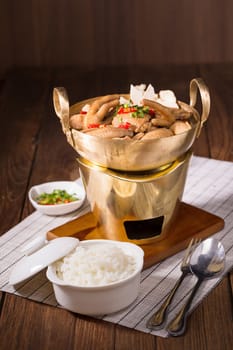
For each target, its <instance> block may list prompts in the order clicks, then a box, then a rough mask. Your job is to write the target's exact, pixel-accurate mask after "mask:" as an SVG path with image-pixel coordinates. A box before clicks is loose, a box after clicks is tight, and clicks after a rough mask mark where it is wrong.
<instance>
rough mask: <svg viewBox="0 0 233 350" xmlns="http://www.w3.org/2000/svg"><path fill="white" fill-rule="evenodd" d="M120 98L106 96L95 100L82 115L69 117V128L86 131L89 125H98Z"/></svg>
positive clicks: (117, 96)
mask: <svg viewBox="0 0 233 350" xmlns="http://www.w3.org/2000/svg"><path fill="white" fill-rule="evenodd" d="M119 98H120V96H119V95H117V94H115V95H106V96H103V97H100V98H98V99H97V100H95V101H94V102H93V103H92V104H91V106H90V108H89V110H88V111H87V112H86V113H85V114H83V113H80V114H74V115H72V116H71V117H70V126H71V127H73V128H75V129H78V130H81V129H86V128H88V126H89V125H90V124H100V123H101V122H102V120H103V119H104V118H105V117H107V116H108V114H109V113H110V112H111V111H112V109H113V108H115V107H116V106H117V105H118V104H119Z"/></svg>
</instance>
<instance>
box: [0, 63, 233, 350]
mask: <svg viewBox="0 0 233 350" xmlns="http://www.w3.org/2000/svg"><path fill="white" fill-rule="evenodd" d="M199 76H200V77H202V78H203V79H204V81H205V82H206V84H207V86H208V87H209V89H210V94H211V112H210V116H209V120H208V122H207V123H206V124H205V126H204V128H203V130H202V133H201V136H200V138H199V139H198V140H197V141H196V142H195V147H194V152H195V154H196V155H200V156H205V157H210V158H215V159H220V160H228V161H233V64H221V65H209V64H206V65H187V66H172V65H170V66H155V67H153V66H151V67H113V68H106V67H99V68H98V69H90V68H82V69H81V68H77V67H76V68H66V69H56V70H55V69H54V70H50V69H37V70H35V69H30V68H28V69H20V70H12V71H10V72H9V73H8V74H6V76H5V78H4V79H3V80H2V81H1V84H0V120H1V126H0V140H1V141H0V142H1V143H0V169H1V170H0V193H1V196H0V201H1V202H0V203H1V204H0V225H1V227H0V234H4V232H6V231H7V230H8V229H10V228H11V227H13V226H14V225H16V224H17V223H19V222H20V221H21V220H22V219H23V218H24V217H26V216H28V215H29V214H30V213H32V211H33V208H32V207H31V205H30V204H29V201H28V197H27V192H28V189H29V188H30V186H32V185H34V184H37V183H41V182H45V181H51V180H63V179H64V180H69V179H71V180H73V179H76V178H77V177H78V176H79V172H78V167H77V163H76V160H75V155H76V154H75V151H74V150H73V149H72V148H71V147H70V146H69V145H68V143H67V142H66V139H65V136H64V135H63V133H62V130H61V126H60V123H59V120H58V118H57V117H56V115H55V113H54V110H53V104H52V89H53V87H55V86H64V87H66V89H67V91H68V94H69V98H70V103H71V104H73V103H74V102H76V101H78V100H82V99H85V98H88V97H93V96H98V95H103V94H107V93H114V92H127V91H128V90H129V84H130V83H134V84H135V83H141V82H145V83H152V84H153V85H154V86H155V89H156V90H157V91H158V90H160V89H167V88H170V89H173V90H174V91H175V92H176V95H177V97H178V98H179V99H180V100H183V101H185V102H187V103H188V102H189V81H190V80H191V79H192V78H194V77H199ZM232 289H233V274H232V272H231V273H229V274H228V275H227V276H226V277H225V278H224V279H223V280H222V282H221V283H220V284H219V285H218V286H217V287H216V288H215V289H214V290H213V291H212V292H211V293H210V294H209V296H208V297H207V298H206V299H204V301H203V302H202V303H201V305H199V306H198V307H197V309H196V310H195V311H194V312H193V314H192V316H191V318H190V322H189V327H188V330H187V333H186V334H185V335H184V336H182V337H179V338H168V339H163V338H159V337H155V336H152V335H149V334H145V333H141V332H137V331H133V330H130V329H127V328H124V327H121V326H117V325H113V324H111V323H107V322H103V321H98V320H96V319H93V318H89V317H85V316H80V315H76V314H73V313H71V312H68V311H66V310H61V309H58V308H54V307H50V306H46V305H44V304H39V303H36V302H33V301H28V300H26V299H23V298H21V297H16V296H13V295H10V294H6V293H1V294H0V298H1V304H0V305H1V306H0V312H1V318H0V348H1V349H4V350H5V349H8V350H10V349H43V350H48V349H57V350H58V349H76V348H77V349H85V350H87V349H95V350H98V349H104V350H111V349H114V350H120V349H122V350H124V349H134V350H136V349H140V350H149V349H160V350H162V349H163V350H165V349H169V350H172V349H179V350H181V349H185V350H186V349H189V350H194V349H195V350H196V349H198V350H217V349H219V350H220V349H221V350H222V349H225V350H230V349H232V344H233V311H232Z"/></svg>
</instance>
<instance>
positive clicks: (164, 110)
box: [143, 100, 192, 125]
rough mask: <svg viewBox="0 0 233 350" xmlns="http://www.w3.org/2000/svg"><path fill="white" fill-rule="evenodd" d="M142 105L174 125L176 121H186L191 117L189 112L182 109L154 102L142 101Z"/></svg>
mask: <svg viewBox="0 0 233 350" xmlns="http://www.w3.org/2000/svg"><path fill="white" fill-rule="evenodd" d="M143 105H144V106H148V107H150V108H152V109H154V111H155V112H157V113H159V114H160V115H163V118H164V119H167V120H168V121H169V122H170V123H171V124H172V123H174V122H175V120H177V119H181V120H187V119H189V118H190V117H191V115H192V112H191V111H190V112H187V111H186V110H184V109H183V108H170V107H166V106H163V105H161V104H160V103H158V102H155V101H150V100H143ZM171 124H170V125H171Z"/></svg>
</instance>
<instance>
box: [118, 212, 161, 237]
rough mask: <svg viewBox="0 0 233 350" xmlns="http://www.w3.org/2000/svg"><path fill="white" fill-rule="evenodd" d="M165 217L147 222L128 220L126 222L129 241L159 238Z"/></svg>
mask: <svg viewBox="0 0 233 350" xmlns="http://www.w3.org/2000/svg"><path fill="white" fill-rule="evenodd" d="M163 220H164V216H159V217H157V218H153V219H145V220H128V221H125V222H124V227H125V231H126V234H127V237H128V239H146V238H152V237H155V236H159V235H160V234H161V232H162V226H163Z"/></svg>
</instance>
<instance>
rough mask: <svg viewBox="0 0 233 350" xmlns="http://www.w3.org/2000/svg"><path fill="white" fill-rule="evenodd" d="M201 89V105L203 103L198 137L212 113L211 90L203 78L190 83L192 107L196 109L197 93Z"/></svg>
mask: <svg viewBox="0 0 233 350" xmlns="http://www.w3.org/2000/svg"><path fill="white" fill-rule="evenodd" d="M198 89H199V93H200V97H201V103H202V114H201V117H200V125H199V128H198V130H197V135H196V136H197V137H198V136H199V135H200V132H201V128H202V126H203V124H204V123H205V121H206V120H207V118H208V116H209V112H210V93H209V89H208V87H207V86H206V84H205V83H204V81H203V79H202V78H195V79H192V80H191V81H190V86H189V95H190V102H189V104H190V106H191V107H193V108H194V107H195V104H196V101H197V92H198Z"/></svg>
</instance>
